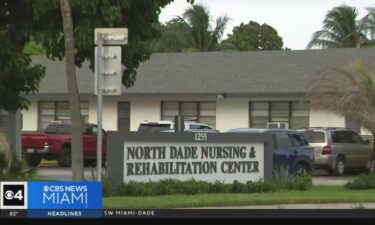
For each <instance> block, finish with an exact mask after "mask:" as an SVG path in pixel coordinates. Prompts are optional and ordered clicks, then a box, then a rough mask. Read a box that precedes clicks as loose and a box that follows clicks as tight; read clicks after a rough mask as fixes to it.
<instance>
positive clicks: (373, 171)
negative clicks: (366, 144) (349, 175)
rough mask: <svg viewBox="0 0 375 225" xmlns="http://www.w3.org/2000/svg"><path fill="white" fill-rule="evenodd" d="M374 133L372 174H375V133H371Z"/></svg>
mask: <svg viewBox="0 0 375 225" xmlns="http://www.w3.org/2000/svg"><path fill="white" fill-rule="evenodd" d="M371 133H372V139H373V142H372V162H371V163H372V165H371V166H372V173H374V174H375V132H371Z"/></svg>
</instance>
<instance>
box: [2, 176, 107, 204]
mask: <svg viewBox="0 0 375 225" xmlns="http://www.w3.org/2000/svg"><path fill="white" fill-rule="evenodd" d="M0 183H1V185H0V186H1V204H0V208H1V209H102V183H101V182H0Z"/></svg>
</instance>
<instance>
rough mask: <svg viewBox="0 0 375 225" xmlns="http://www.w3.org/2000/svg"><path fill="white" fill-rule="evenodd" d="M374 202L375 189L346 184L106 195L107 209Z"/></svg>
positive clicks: (105, 205) (105, 204) (105, 203)
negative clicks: (303, 188)
mask: <svg viewBox="0 0 375 225" xmlns="http://www.w3.org/2000/svg"><path fill="white" fill-rule="evenodd" d="M363 202H375V190H374V189H373V190H359V191H358V190H349V189H345V188H344V187H343V186H314V187H313V188H312V189H311V190H310V191H306V192H305V191H283V192H273V193H255V194H200V195H163V196H147V197H133V196H129V197H124V196H123V197H120V196H116V197H108V198H103V208H106V209H115V208H117V209H120V208H121V209H130V208H131V209H146V208H147V209H157V208H184V207H204V206H236V205H238V206H239V205H267V204H298V203H363Z"/></svg>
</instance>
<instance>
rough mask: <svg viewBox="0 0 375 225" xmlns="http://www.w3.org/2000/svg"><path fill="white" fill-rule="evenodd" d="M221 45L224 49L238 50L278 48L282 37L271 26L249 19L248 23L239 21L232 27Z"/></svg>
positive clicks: (281, 43)
mask: <svg viewBox="0 0 375 225" xmlns="http://www.w3.org/2000/svg"><path fill="white" fill-rule="evenodd" d="M221 47H222V49H224V50H239V51H258V50H259V51H264V50H280V49H282V47H283V39H282V38H281V37H280V36H279V35H278V33H277V31H276V30H275V28H273V27H272V26H270V25H268V24H265V23H264V24H262V25H260V24H259V23H257V22H254V21H250V22H249V23H248V24H244V23H241V24H240V26H236V27H234V28H233V33H232V34H229V35H228V39H226V40H224V41H223V42H222V44H221Z"/></svg>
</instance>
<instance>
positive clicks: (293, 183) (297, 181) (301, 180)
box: [286, 176, 312, 191]
mask: <svg viewBox="0 0 375 225" xmlns="http://www.w3.org/2000/svg"><path fill="white" fill-rule="evenodd" d="M311 188H312V177H311V176H301V177H298V176H297V177H294V178H293V180H289V181H287V185H286V189H291V190H299V191H308V190H310V189H311Z"/></svg>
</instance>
